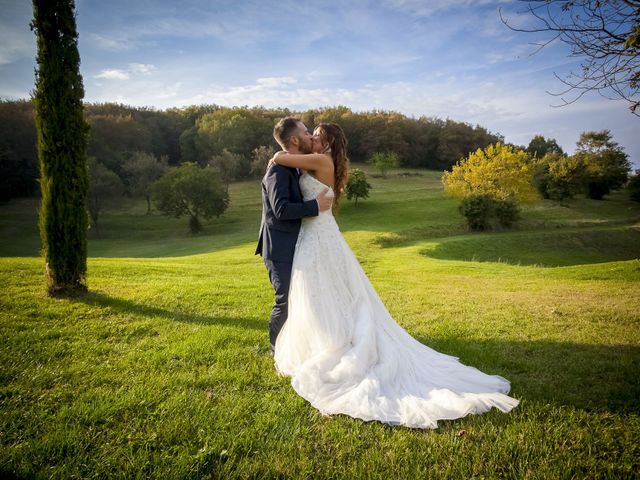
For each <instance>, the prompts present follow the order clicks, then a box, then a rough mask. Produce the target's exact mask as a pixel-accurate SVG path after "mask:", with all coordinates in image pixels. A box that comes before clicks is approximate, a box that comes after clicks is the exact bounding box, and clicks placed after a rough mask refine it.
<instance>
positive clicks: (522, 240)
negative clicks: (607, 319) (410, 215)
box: [421, 226, 640, 267]
mask: <svg viewBox="0 0 640 480" xmlns="http://www.w3.org/2000/svg"><path fill="white" fill-rule="evenodd" d="M421 253H422V254H423V255H426V256H428V257H431V258H438V259H441V260H463V261H476V262H503V263H509V264H513V265H537V266H541V267H556V266H569V265H581V264H591V263H603V262H614V261H622V260H633V259H635V258H640V228H637V227H634V226H626V227H608V228H597V229H588V230H587V229H578V230H571V231H567V230H563V231H550V232H545V231H542V232H514V233H504V234H479V235H466V236H464V237H459V238H452V239H446V240H444V241H442V242H440V243H438V244H437V245H436V246H435V247H432V248H428V249H424V250H422V251H421Z"/></svg>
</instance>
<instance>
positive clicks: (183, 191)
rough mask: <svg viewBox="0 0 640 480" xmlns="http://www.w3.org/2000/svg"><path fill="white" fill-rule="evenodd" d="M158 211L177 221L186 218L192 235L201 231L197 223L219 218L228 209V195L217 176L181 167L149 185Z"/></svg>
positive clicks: (191, 165)
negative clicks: (185, 216) (171, 216)
mask: <svg viewBox="0 0 640 480" xmlns="http://www.w3.org/2000/svg"><path fill="white" fill-rule="evenodd" d="M153 196H154V198H155V202H156V206H157V208H158V210H160V211H161V212H163V213H164V214H166V215H173V216H174V217H176V218H180V217H181V216H183V215H189V228H190V230H191V232H192V233H198V232H200V231H201V230H202V225H201V224H200V219H201V218H204V219H209V218H212V217H214V216H215V217H219V216H220V215H222V214H223V213H224V211H225V210H226V209H227V207H228V206H229V194H228V192H227V189H226V188H225V187H224V186H223V185H222V182H221V181H220V175H219V173H218V172H217V171H215V170H214V169H213V168H211V167H206V168H200V167H198V165H197V164H195V163H184V164H182V165H181V166H180V167H178V168H175V169H172V170H169V172H167V173H166V174H165V175H164V176H163V177H161V178H160V179H159V180H158V181H157V182H156V183H155V184H154V185H153Z"/></svg>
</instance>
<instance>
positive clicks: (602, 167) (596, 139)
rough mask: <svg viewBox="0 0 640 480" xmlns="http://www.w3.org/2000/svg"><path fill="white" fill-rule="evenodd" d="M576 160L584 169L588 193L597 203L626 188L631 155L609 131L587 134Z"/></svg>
mask: <svg viewBox="0 0 640 480" xmlns="http://www.w3.org/2000/svg"><path fill="white" fill-rule="evenodd" d="M574 156H575V157H576V158H577V159H579V160H580V161H581V162H582V164H583V165H584V175H585V184H586V192H585V193H586V194H587V196H588V197H589V198H592V199H594V200H601V199H602V197H604V195H607V194H608V193H610V192H611V190H617V189H619V188H620V187H622V186H623V185H624V184H625V182H626V181H627V178H628V176H629V171H630V170H631V164H630V162H629V158H628V155H627V154H626V153H625V151H624V149H623V148H622V147H620V146H619V145H618V143H617V142H614V141H613V139H612V137H611V132H610V131H609V130H602V131H599V132H583V133H582V134H581V135H580V139H579V140H578V142H577V143H576V153H575V155H574Z"/></svg>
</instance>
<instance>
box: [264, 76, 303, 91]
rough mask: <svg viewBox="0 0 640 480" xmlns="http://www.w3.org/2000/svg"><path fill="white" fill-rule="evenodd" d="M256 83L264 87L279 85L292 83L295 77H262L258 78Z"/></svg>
mask: <svg viewBox="0 0 640 480" xmlns="http://www.w3.org/2000/svg"><path fill="white" fill-rule="evenodd" d="M256 83H257V84H258V85H260V86H263V87H266V88H274V87H279V86H281V85H292V84H294V83H296V79H295V78H293V77H263V78H258V79H257V80H256Z"/></svg>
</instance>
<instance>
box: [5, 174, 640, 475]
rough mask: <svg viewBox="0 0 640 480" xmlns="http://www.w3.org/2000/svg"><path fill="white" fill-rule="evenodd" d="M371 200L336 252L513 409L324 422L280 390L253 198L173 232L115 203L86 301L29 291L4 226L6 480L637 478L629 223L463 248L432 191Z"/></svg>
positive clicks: (638, 261) (30, 209) (13, 227)
mask: <svg viewBox="0 0 640 480" xmlns="http://www.w3.org/2000/svg"><path fill="white" fill-rule="evenodd" d="M404 171H407V170H398V171H396V172H392V173H391V174H390V176H389V178H388V179H381V178H370V183H371V184H372V185H373V190H372V191H371V198H370V199H368V200H365V201H361V202H359V204H358V206H357V207H356V206H354V205H353V204H352V203H351V202H347V201H346V200H343V207H342V209H341V211H340V215H339V217H338V222H339V224H340V227H341V230H342V231H343V232H344V234H345V237H346V239H347V241H348V242H349V244H350V245H351V247H352V248H353V250H354V252H355V254H356V255H357V257H358V259H359V260H360V261H361V263H362V265H363V268H364V269H365V271H366V272H367V274H368V275H369V277H370V279H371V281H372V283H373V284H374V286H375V288H376V289H377V291H378V293H379V294H380V296H381V298H382V299H383V301H384V302H385V304H386V305H387V308H388V309H389V311H390V312H391V314H392V315H393V316H394V318H395V319H396V320H397V321H398V323H400V324H401V325H402V326H403V327H404V328H406V329H407V330H408V331H409V332H410V333H411V334H412V335H413V336H414V337H416V338H417V339H419V340H420V341H421V342H423V343H425V344H427V345H429V346H431V347H433V348H436V349H438V350H440V351H443V352H445V353H448V354H451V355H455V356H458V357H460V359H461V360H462V361H463V362H464V363H467V364H469V365H473V366H475V367H477V368H480V369H482V370H483V371H486V372H488V373H492V374H499V375H502V376H504V377H506V378H508V379H509V380H510V381H511V382H512V395H514V396H515V397H517V398H519V399H520V400H521V404H520V406H518V407H517V408H516V409H515V410H514V411H513V412H511V413H510V414H502V413H500V412H496V411H492V412H490V413H488V414H485V415H482V416H471V417H466V418H464V419H460V420H456V421H444V422H441V423H440V427H439V428H438V429H437V430H434V431H419V430H411V429H407V428H403V427H396V428H392V427H388V426H385V425H382V424H379V423H376V422H372V423H364V422H361V421H359V420H354V419H351V418H348V417H343V416H338V417H334V418H328V417H322V416H321V415H319V414H318V413H317V412H316V411H315V410H314V409H313V408H312V407H310V406H309V405H308V404H307V403H306V402H305V401H304V400H302V399H301V398H299V397H298V396H297V395H296V394H295V392H294V391H293V389H292V388H291V386H290V385H289V382H288V380H287V379H283V378H279V377H278V376H276V375H275V372H274V369H273V362H272V359H271V357H270V356H269V355H268V338H267V330H266V326H267V317H268V314H269V310H270V306H271V301H272V291H271V286H270V285H269V282H268V279H267V274H266V271H265V269H264V266H263V265H262V263H261V261H260V259H259V257H255V256H253V249H254V243H255V239H256V236H257V232H258V226H259V221H260V205H261V204H260V189H259V184H258V181H246V182H240V183H236V184H232V185H231V187H230V195H231V200H232V203H231V207H230V208H229V210H228V212H227V213H225V215H224V216H222V217H221V218H219V219H214V220H211V221H209V222H206V223H205V232H204V233H203V234H202V235H198V236H193V235H191V234H189V233H188V225H187V220H186V219H184V218H182V219H172V218H166V217H163V216H160V215H158V214H157V213H154V214H153V215H150V216H146V215H144V212H145V204H144V202H141V201H137V200H124V201H122V202H121V203H120V204H119V205H117V206H116V207H114V208H112V209H111V210H108V211H107V212H105V214H104V216H103V218H101V231H100V236H99V237H98V236H97V235H96V234H95V232H92V233H91V240H90V244H89V251H90V257H91V258H90V259H89V275H88V283H89V288H90V290H91V293H90V294H89V295H88V296H86V297H84V298H82V299H79V300H76V301H69V300H52V299H49V298H47V297H46V296H45V294H44V288H43V266H42V260H41V259H40V258H38V250H39V242H38V233H37V225H36V223H37V207H38V203H37V201H35V200H18V201H13V202H11V203H9V204H7V205H0V278H1V279H2V281H3V284H4V288H3V289H2V290H1V291H0V332H1V334H2V338H3V342H2V344H1V346H0V366H1V369H0V414H1V415H0V445H1V448H0V474H1V476H2V477H4V478H7V477H9V478H11V477H17V478H34V477H35V478H73V477H81V478H87V477H107V476H109V477H122V478H132V477H133V478H310V479H312V478H471V477H485V478H496V477H498V478H502V477H506V478H514V477H515V478H634V477H637V476H638V473H637V472H638V471H640V461H639V458H640V446H639V443H638V441H637V439H638V437H639V435H640V400H639V399H640V381H639V379H640V308H639V307H638V304H639V301H638V299H639V298H640V204H637V203H635V204H634V203H632V202H630V201H628V199H627V197H626V194H625V193H624V192H616V193H614V194H613V195H611V196H608V197H606V200H604V201H593V200H588V199H585V198H582V197H580V198H576V199H574V200H571V201H569V202H566V203H565V204H562V205H560V204H557V203H553V202H550V201H544V202H540V203H538V204H536V205H533V206H529V207H526V208H525V210H524V219H523V221H522V223H521V225H520V226H519V227H518V228H517V229H515V230H512V231H503V232H490V233H482V234H475V233H470V232H467V231H466V230H465V229H464V224H463V221H462V217H460V216H459V215H458V213H457V203H456V202H455V201H453V200H451V199H448V198H446V197H445V196H444V195H443V191H442V187H441V184H440V180H439V177H440V173H439V172H432V171H416V170H412V172H417V173H420V175H416V176H406V177H401V176H398V175H397V174H398V173H399V172H404Z"/></svg>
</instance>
